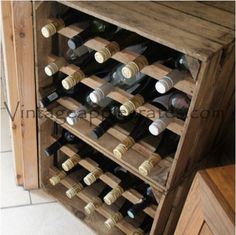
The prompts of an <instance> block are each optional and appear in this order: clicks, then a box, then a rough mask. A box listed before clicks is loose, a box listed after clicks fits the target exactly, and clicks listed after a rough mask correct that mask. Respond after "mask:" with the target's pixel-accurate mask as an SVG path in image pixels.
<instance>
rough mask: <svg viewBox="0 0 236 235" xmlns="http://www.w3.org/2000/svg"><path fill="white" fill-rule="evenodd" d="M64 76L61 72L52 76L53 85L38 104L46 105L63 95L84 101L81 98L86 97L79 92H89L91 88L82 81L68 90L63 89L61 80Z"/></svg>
mask: <svg viewBox="0 0 236 235" xmlns="http://www.w3.org/2000/svg"><path fill="white" fill-rule="evenodd" d="M65 77H66V76H65V75H64V74H63V73H61V72H60V73H58V74H57V75H54V76H53V79H54V82H53V84H52V85H53V86H52V88H51V91H50V93H49V94H48V95H47V96H45V97H43V98H42V99H41V101H40V105H41V106H42V107H47V106H48V105H50V104H52V103H54V102H55V101H56V100H58V99H59V98H61V97H64V96H68V97H72V98H73V99H75V100H77V101H79V102H84V101H83V100H84V99H86V97H85V96H81V94H90V93H91V91H92V89H91V88H90V87H88V86H86V85H85V84H83V83H79V84H78V85H76V86H75V87H73V88H72V89H70V90H66V89H64V88H63V87H62V85H61V80H63V79H64V78H65ZM91 104H92V102H91Z"/></svg>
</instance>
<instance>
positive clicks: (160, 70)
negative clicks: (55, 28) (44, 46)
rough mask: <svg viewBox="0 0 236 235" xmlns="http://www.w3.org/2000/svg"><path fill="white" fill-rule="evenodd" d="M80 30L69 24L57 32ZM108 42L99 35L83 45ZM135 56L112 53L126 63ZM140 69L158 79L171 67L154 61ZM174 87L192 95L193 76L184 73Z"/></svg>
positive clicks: (96, 47) (97, 47)
mask: <svg viewBox="0 0 236 235" xmlns="http://www.w3.org/2000/svg"><path fill="white" fill-rule="evenodd" d="M81 31H82V30H81V29H80V28H78V27H76V26H75V25H71V26H68V27H65V28H63V29H61V30H60V31H59V32H58V33H60V34H61V35H63V36H65V37H67V38H71V37H73V36H75V35H76V34H78V33H79V32H81ZM108 43H109V41H107V40H105V39H102V38H100V37H96V38H93V39H90V40H89V41H87V42H86V43H85V45H86V46H87V47H89V48H92V49H93V50H95V51H99V50H100V49H101V48H103V47H104V46H105V45H107V44H108ZM137 56H138V54H137V53H135V52H132V51H129V50H127V49H124V50H122V51H121V52H118V53H116V54H115V55H113V56H112V58H113V59H116V60H117V61H119V62H121V63H123V64H126V63H128V62H129V61H132V60H134V59H135V58H136V57H137ZM196 63H197V62H196ZM141 71H142V73H144V74H146V75H148V76H150V77H152V78H155V79H156V80H160V79H161V78H163V76H165V75H167V74H168V73H169V72H170V71H171V69H170V68H168V67H166V66H164V65H161V64H158V63H154V64H152V65H149V66H146V67H144V68H143V69H142V70H141ZM195 74H197V72H195ZM194 79H196V78H194ZM175 88H176V89H179V90H181V91H183V92H185V93H187V94H188V95H190V96H192V95H193V92H194V88H195V82H194V80H193V78H192V77H191V75H190V74H188V75H186V78H185V79H184V80H182V81H180V82H178V83H177V84H175Z"/></svg>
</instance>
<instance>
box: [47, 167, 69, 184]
mask: <svg viewBox="0 0 236 235" xmlns="http://www.w3.org/2000/svg"><path fill="white" fill-rule="evenodd" d="M65 177H66V172H64V171H60V172H59V173H58V174H57V175H54V176H52V177H51V178H50V179H49V182H50V183H51V184H52V185H53V186H55V185H56V184H58V183H60V181H61V180H62V179H64V178H65Z"/></svg>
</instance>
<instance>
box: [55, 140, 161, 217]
mask: <svg viewBox="0 0 236 235" xmlns="http://www.w3.org/2000/svg"><path fill="white" fill-rule="evenodd" d="M52 140H54V141H55V140H56V139H55V138H53V137H52ZM60 150H61V151H62V152H63V153H65V154H66V155H67V156H68V157H72V156H73V155H75V154H76V153H77V151H76V149H75V148H73V146H63V147H62V148H61V149H60ZM79 164H80V165H81V166H82V167H84V168H85V169H86V170H88V171H90V172H92V171H93V170H94V169H95V168H97V167H99V165H98V164H97V163H96V162H95V161H93V160H92V159H90V158H84V159H81V161H79ZM100 180H102V181H103V182H104V183H105V184H107V185H109V186H110V187H111V188H115V187H116V186H117V185H118V184H119V183H120V179H119V178H117V177H116V176H115V175H113V174H112V173H110V172H104V174H102V175H101V177H100ZM122 196H123V197H124V198H126V199H127V200H129V201H130V202H132V203H133V204H137V203H138V202H140V200H141V199H142V198H143V196H142V195H141V194H140V193H139V192H137V191H136V190H135V189H130V190H127V191H125V192H124V193H123V194H122ZM160 197H161V195H160ZM160 199H161V198H159V201H160ZM156 209H157V206H156V205H152V206H150V207H147V208H146V209H145V210H144V211H145V212H146V213H147V214H148V215H150V216H151V217H152V218H154V217H155V213H156Z"/></svg>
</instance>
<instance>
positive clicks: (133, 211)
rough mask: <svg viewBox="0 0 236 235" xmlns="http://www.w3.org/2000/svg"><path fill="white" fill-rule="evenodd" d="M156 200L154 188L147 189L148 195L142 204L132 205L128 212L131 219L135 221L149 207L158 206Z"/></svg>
mask: <svg viewBox="0 0 236 235" xmlns="http://www.w3.org/2000/svg"><path fill="white" fill-rule="evenodd" d="M156 203H157V202H156V199H155V196H154V194H153V191H152V188H151V187H150V186H148V187H147V188H146V194H145V196H144V198H143V199H142V201H141V202H139V203H137V204H135V205H132V207H130V208H129V209H128V210H127V214H128V216H129V217H130V218H131V219H134V218H135V217H136V216H137V215H138V214H139V213H140V212H142V211H143V210H144V209H145V208H147V207H149V206H150V205H152V204H156Z"/></svg>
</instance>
